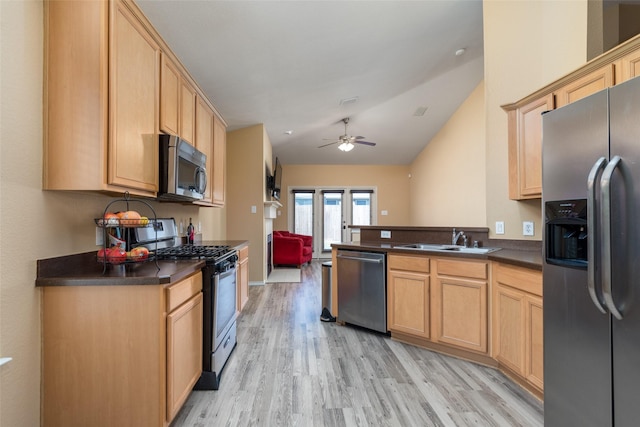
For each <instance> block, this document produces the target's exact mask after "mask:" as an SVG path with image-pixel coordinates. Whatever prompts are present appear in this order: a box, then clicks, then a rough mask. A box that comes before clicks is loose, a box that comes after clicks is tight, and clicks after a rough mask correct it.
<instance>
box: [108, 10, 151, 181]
mask: <svg viewBox="0 0 640 427" xmlns="http://www.w3.org/2000/svg"><path fill="white" fill-rule="evenodd" d="M114 6H115V10H114V14H113V15H114V17H113V19H112V21H111V25H112V29H111V34H110V39H111V49H110V51H109V55H110V58H109V81H110V85H109V129H110V134H111V138H110V141H109V150H108V151H109V160H108V165H109V169H108V170H109V174H108V177H109V180H108V183H109V184H112V185H118V186H123V187H127V188H133V189H139V190H146V191H149V192H151V193H155V192H156V191H157V190H158V109H159V91H160V86H159V80H160V47H159V45H158V44H157V43H156V42H155V40H154V39H153V38H152V37H151V35H150V34H149V32H148V31H147V29H146V28H145V27H144V26H143V25H142V23H141V22H140V21H139V20H138V18H137V17H136V16H135V15H134V14H133V13H132V12H131V10H130V9H129V8H128V7H127V6H126V5H125V4H124V3H122V2H120V1H116V2H115V3H114Z"/></svg>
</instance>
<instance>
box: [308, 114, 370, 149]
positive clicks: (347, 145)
mask: <svg viewBox="0 0 640 427" xmlns="http://www.w3.org/2000/svg"><path fill="white" fill-rule="evenodd" d="M342 122H343V123H344V135H342V136H339V137H338V140H337V141H333V142H330V143H328V144H324V145H321V146H319V147H318V148H323V147H327V146H329V145H333V144H338V143H340V145H338V149H340V150H342V151H351V150H353V147H355V146H354V145H353V144H362V145H369V146H371V147H375V145H376V143H375V142H369V141H363V139H364V136H351V135H349V134H347V124H348V123H349V117H345V118H344V119H342Z"/></svg>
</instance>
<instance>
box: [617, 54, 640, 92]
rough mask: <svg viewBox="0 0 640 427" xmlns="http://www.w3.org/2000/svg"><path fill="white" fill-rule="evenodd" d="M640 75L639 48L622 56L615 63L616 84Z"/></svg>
mask: <svg viewBox="0 0 640 427" xmlns="http://www.w3.org/2000/svg"><path fill="white" fill-rule="evenodd" d="M637 76H640V50H635V51H633V52H631V53H628V54H627V55H625V56H623V57H622V58H621V59H620V60H619V61H618V63H617V64H616V84H617V83H622V82H625V81H627V80H629V79H632V78H634V77H637Z"/></svg>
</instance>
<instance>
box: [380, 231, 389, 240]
mask: <svg viewBox="0 0 640 427" xmlns="http://www.w3.org/2000/svg"><path fill="white" fill-rule="evenodd" d="M380 238H381V239H390V238H391V232H390V231H385V230H382V231H380Z"/></svg>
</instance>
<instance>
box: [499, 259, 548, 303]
mask: <svg viewBox="0 0 640 427" xmlns="http://www.w3.org/2000/svg"><path fill="white" fill-rule="evenodd" d="M494 272H495V280H496V281H497V282H498V283H500V284H502V285H507V286H510V287H512V288H515V289H519V290H521V291H524V292H528V293H530V294H533V295H538V296H542V272H541V271H537V270H531V269H529V268H523V267H516V266H512V265H505V264H494Z"/></svg>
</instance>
